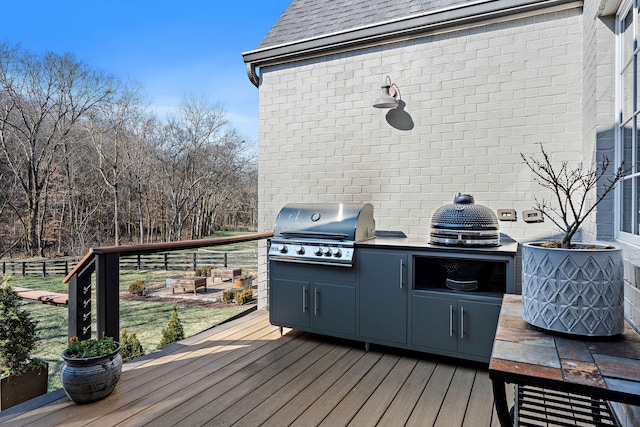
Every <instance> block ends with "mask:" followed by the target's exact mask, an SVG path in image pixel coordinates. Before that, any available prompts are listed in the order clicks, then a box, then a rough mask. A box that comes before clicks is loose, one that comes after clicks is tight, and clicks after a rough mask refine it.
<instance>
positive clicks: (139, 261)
mask: <svg viewBox="0 0 640 427" xmlns="http://www.w3.org/2000/svg"><path fill="white" fill-rule="evenodd" d="M207 267H216V268H221V267H224V268H227V267H233V268H243V269H247V270H257V269H258V251H257V250H248V251H233V252H212V251H197V252H191V253H185V252H161V253H157V254H145V255H131V256H121V257H120V270H193V271H195V270H196V269H198V268H207Z"/></svg>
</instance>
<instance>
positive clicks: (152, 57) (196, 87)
mask: <svg viewBox="0 0 640 427" xmlns="http://www.w3.org/2000/svg"><path fill="white" fill-rule="evenodd" d="M289 2H290V0H263V1H258V0H245V1H238V0H236V1H218V0H208V1H207V0H180V1H178V0H174V1H169V0H156V1H148V0H61V1H53V0H5V1H3V2H2V25H0V42H10V43H16V44H19V45H20V46H21V47H22V48H24V49H26V50H29V51H31V52H34V53H41V52H45V51H54V52H56V53H73V54H74V55H75V56H76V58H77V59H78V60H80V61H82V62H84V63H86V64H87V65H89V66H91V67H92V68H95V69H100V70H103V71H105V72H107V73H110V74H114V75H116V76H117V77H119V78H121V79H123V80H133V81H137V82H140V83H141V84H142V86H143V87H144V90H145V93H146V94H147V96H148V97H149V99H150V101H151V104H152V105H153V106H154V108H157V109H158V110H159V111H166V110H167V109H171V108H173V107H176V106H177V105H178V104H179V102H180V100H181V99H182V98H183V96H184V95H189V94H195V95H197V96H204V97H205V98H206V99H208V100H210V101H213V102H217V103H219V104H220V105H221V106H222V107H223V108H224V110H225V111H226V113H227V118H228V119H229V120H230V121H231V122H232V124H233V125H234V127H235V128H236V129H238V130H239V131H240V132H241V133H242V134H243V135H244V136H246V137H247V138H248V140H251V141H253V142H257V137H258V136H257V135H258V129H257V128H258V89H257V88H256V87H255V86H253V85H252V84H251V82H249V79H248V78H247V75H246V71H245V66H244V63H243V61H242V55H241V53H242V52H246V51H250V50H253V49H255V48H256V47H257V46H258V44H259V43H260V41H261V40H262V38H263V37H264V36H265V35H266V34H267V32H268V31H269V29H270V28H271V26H272V25H273V24H274V23H275V22H276V21H277V19H278V18H279V17H280V15H281V14H282V12H284V10H285V9H286V7H287V5H288V4H289Z"/></svg>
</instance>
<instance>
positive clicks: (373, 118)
mask: <svg viewBox="0 0 640 427" xmlns="http://www.w3.org/2000/svg"><path fill="white" fill-rule="evenodd" d="M581 25H582V18H581V14H580V11H579V10H577V9H576V10H573V11H565V12H558V13H551V14H547V15H542V16H537V17H532V18H525V19H521V20H518V21H514V22H507V23H503V24H492V25H490V26H488V27H480V28H473V29H467V30H461V31H458V32H452V33H448V34H441V35H434V36H432V37H429V38H425V39H421V40H413V41H407V42H404V43H399V44H394V45H389V46H383V47H379V48H371V49H367V50H362V51H358V52H355V53H345V54H340V55H333V56H329V57H326V58H322V59H315V60H309V61H302V62H296V63H293V64H287V65H283V66H278V67H271V68H265V69H262V84H261V87H260V137H259V138H260V141H259V142H260V164H259V166H260V200H259V203H260V204H259V209H260V229H261V230H268V229H271V228H272V227H273V221H274V218H275V216H276V214H277V213H278V211H279V209H280V208H281V207H282V206H283V205H284V204H286V203H288V202H297V201H303V202H316V201H320V202H331V201H339V202H352V201H355V202H371V203H373V205H374V209H375V210H374V215H375V218H376V221H377V227H378V228H379V229H383V230H394V229H400V230H403V231H404V232H405V233H407V234H408V235H412V236H418V237H420V238H423V239H425V241H426V240H427V239H428V234H429V221H430V217H431V214H432V213H433V211H434V210H435V209H436V208H438V207H439V206H441V205H443V204H445V203H450V202H451V201H452V200H453V197H454V195H455V194H457V193H458V192H468V193H471V194H473V195H474V196H475V198H476V201H477V202H478V203H481V204H484V205H487V206H489V207H490V208H492V209H498V208H514V209H516V210H517V211H518V212H519V213H521V212H522V211H523V210H527V209H531V208H532V206H533V204H534V201H533V199H534V195H537V196H541V195H543V192H542V190H541V188H540V187H538V186H537V184H535V183H534V182H533V179H532V176H531V174H530V173H529V172H528V171H527V170H526V169H525V168H524V167H523V164H522V161H521V158H520V153H521V152H525V153H532V152H536V151H537V150H538V147H537V145H536V143H538V142H542V143H544V144H545V148H546V149H547V150H548V151H549V152H551V153H552V156H553V158H554V159H557V160H563V159H570V160H576V159H580V158H581V155H582V153H581V146H580V141H581V132H582V123H581V114H580V113H581V109H582V98H581V96H582V95H581V93H582V86H581V81H582V53H581V52H582V48H581V46H582V40H581ZM386 75H389V76H390V77H391V79H392V81H393V82H394V83H396V84H397V85H398V86H399V87H400V92H401V95H402V99H403V101H404V102H405V103H406V107H405V112H406V113H407V114H408V117H410V119H411V120H412V122H413V128H412V129H411V130H398V129H395V128H393V127H392V126H391V125H390V124H389V123H388V122H387V121H386V120H385V115H386V114H387V112H388V110H381V109H376V108H373V107H372V106H371V105H372V102H373V100H374V99H375V98H376V97H377V96H378V95H379V93H380V89H379V87H380V85H381V83H382V82H383V80H384V77H385V76H386ZM520 217H521V215H520ZM501 226H502V231H503V232H506V233H508V234H510V235H511V236H512V237H514V238H517V239H521V240H522V239H524V240H531V239H536V238H542V237H546V236H549V235H550V234H552V233H553V232H554V231H555V230H554V229H553V227H552V225H551V224H550V223H544V224H525V223H524V222H522V220H521V219H520V220H519V221H518V222H517V223H506V222H504V223H501Z"/></svg>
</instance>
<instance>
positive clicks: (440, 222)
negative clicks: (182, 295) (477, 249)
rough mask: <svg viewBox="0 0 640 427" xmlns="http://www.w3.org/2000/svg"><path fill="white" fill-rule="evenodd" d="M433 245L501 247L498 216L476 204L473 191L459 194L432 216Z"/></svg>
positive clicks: (431, 241)
mask: <svg viewBox="0 0 640 427" xmlns="http://www.w3.org/2000/svg"><path fill="white" fill-rule="evenodd" d="M430 243H431V244H434V245H444V246H500V235H499V232H498V219H497V218H496V215H495V214H494V213H493V211H492V210H491V209H489V208H488V207H486V206H482V205H476V204H475V201H474V199H473V196H472V195H470V194H458V195H457V196H456V197H455V198H454V199H453V204H449V205H445V206H442V207H440V208H438V209H437V210H436V211H435V212H434V214H433V216H432V217H431V240H430Z"/></svg>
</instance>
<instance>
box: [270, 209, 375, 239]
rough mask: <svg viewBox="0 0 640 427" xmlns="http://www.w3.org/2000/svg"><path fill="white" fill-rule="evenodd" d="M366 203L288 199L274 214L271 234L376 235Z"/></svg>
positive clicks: (318, 236)
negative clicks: (298, 201)
mask: <svg viewBox="0 0 640 427" xmlns="http://www.w3.org/2000/svg"><path fill="white" fill-rule="evenodd" d="M375 228H376V227H375V221H374V219H373V206H372V205H371V204H369V203H367V204H364V205H361V204H355V203H290V204H287V205H286V206H284V207H283V208H282V209H281V210H280V213H279V214H278V216H277V218H276V222H275V225H274V228H273V235H274V237H280V238H295V239H310V240H340V241H352V242H360V241H363V240H368V239H371V238H373V237H375V235H376V232H375Z"/></svg>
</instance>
